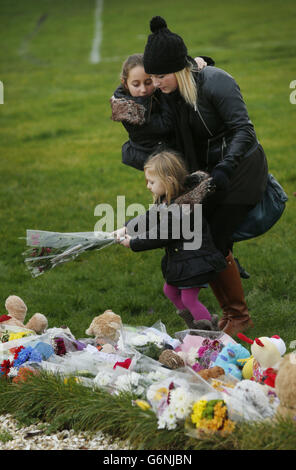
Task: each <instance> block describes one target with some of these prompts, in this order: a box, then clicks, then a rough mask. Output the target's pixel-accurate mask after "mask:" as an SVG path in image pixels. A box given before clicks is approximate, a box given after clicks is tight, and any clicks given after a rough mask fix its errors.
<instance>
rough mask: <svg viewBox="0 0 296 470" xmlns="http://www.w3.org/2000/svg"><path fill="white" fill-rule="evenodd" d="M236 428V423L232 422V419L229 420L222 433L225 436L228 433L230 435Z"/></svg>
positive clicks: (225, 423)
mask: <svg viewBox="0 0 296 470" xmlns="http://www.w3.org/2000/svg"><path fill="white" fill-rule="evenodd" d="M234 428H235V423H234V422H233V421H231V420H230V419H227V420H226V421H225V422H224V426H223V429H222V432H223V434H224V433H225V434H227V433H230V432H232V431H233V430H234Z"/></svg>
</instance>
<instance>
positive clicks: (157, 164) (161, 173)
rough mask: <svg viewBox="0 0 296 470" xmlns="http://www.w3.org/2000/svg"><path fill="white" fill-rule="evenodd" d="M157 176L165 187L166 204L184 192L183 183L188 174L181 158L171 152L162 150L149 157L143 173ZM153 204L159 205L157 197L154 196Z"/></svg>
mask: <svg viewBox="0 0 296 470" xmlns="http://www.w3.org/2000/svg"><path fill="white" fill-rule="evenodd" d="M147 170H148V171H149V172H151V173H152V174H153V175H154V176H157V177H158V178H159V179H160V181H161V183H162V184H163V185H164V187H165V191H166V199H167V203H168V204H170V203H171V200H172V199H173V198H175V197H177V196H179V195H180V194H181V193H182V192H183V191H184V182H185V178H186V176H187V174H188V172H187V170H186V167H185V164H184V162H183V160H182V158H181V156H180V155H179V154H178V153H177V152H175V151H171V150H164V151H162V152H160V153H156V154H153V155H151V156H150V157H149V159H148V160H147V162H146V163H145V165H144V172H146V171H147ZM153 199H154V202H155V203H159V202H160V200H159V197H157V196H154V198H153Z"/></svg>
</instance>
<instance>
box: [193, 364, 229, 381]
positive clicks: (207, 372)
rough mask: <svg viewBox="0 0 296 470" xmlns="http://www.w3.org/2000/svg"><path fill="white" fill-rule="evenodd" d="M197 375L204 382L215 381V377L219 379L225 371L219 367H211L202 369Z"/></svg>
mask: <svg viewBox="0 0 296 470" xmlns="http://www.w3.org/2000/svg"><path fill="white" fill-rule="evenodd" d="M197 373H198V375H200V376H201V377H202V378H203V379H204V380H210V379H216V378H217V377H220V376H221V375H224V374H225V371H224V369H223V368H222V367H220V366H214V367H211V368H210V369H202V370H200V371H199V372H197Z"/></svg>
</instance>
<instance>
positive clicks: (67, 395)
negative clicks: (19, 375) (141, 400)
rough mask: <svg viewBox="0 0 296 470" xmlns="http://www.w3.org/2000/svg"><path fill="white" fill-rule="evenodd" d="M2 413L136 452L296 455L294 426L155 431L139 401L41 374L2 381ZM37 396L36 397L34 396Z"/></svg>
mask: <svg viewBox="0 0 296 470" xmlns="http://www.w3.org/2000/svg"><path fill="white" fill-rule="evenodd" d="M0 392H1V402H0V413H3V412H10V413H13V414H14V416H15V418H16V419H17V420H19V422H20V423H21V424H23V425H26V426H27V425H30V424H36V423H39V424H41V423H42V422H46V423H47V426H46V430H45V432H46V433H47V434H51V433H53V432H57V431H60V430H62V429H74V430H75V431H88V432H90V433H95V432H98V431H103V432H104V433H105V434H107V435H108V436H109V437H110V438H111V440H112V439H121V440H122V441H128V442H129V445H130V447H131V449H136V450H143V449H145V450H188V451H190V450H275V449H276V450H294V449H295V422H293V421H292V420H290V421H288V420H283V419H278V418H277V419H274V420H272V421H262V422H257V423H252V424H250V423H249V424H248V423H238V424H236V428H235V432H233V433H231V434H230V435H228V436H221V435H212V436H209V437H205V438H204V439H201V440H198V439H194V438H192V437H189V436H188V435H187V434H186V433H185V432H184V428H183V426H182V424H181V425H180V426H179V427H177V428H176V429H174V430H172V431H167V430H163V429H157V418H156V415H155V414H154V413H153V412H152V411H151V410H148V411H143V410H141V409H140V408H139V407H138V406H132V405H131V402H132V399H133V398H135V397H133V396H132V395H130V394H128V393H122V394H120V395H119V396H116V395H110V394H109V393H107V392H105V391H103V390H99V389H95V390H92V389H90V388H88V387H84V386H83V385H80V384H78V383H76V382H75V381H70V382H69V383H68V384H67V385H65V384H64V383H63V380H62V379H61V378H60V377H59V376H57V375H48V374H45V373H42V374H41V375H39V376H35V377H32V378H30V379H29V380H28V381H27V382H25V383H22V384H21V385H20V384H18V385H16V384H9V383H8V382H7V381H6V380H0ZM32 392H33V393H32Z"/></svg>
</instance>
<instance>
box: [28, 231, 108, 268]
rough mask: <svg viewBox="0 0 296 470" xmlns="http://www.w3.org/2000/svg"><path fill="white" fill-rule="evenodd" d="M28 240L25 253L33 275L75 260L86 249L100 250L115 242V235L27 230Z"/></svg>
mask: <svg viewBox="0 0 296 470" xmlns="http://www.w3.org/2000/svg"><path fill="white" fill-rule="evenodd" d="M26 240H27V246H29V247H30V248H28V249H27V250H26V251H25V252H24V253H23V255H24V256H25V264H26V266H27V268H28V269H29V271H30V272H31V275H32V276H33V277H37V276H40V275H41V274H43V273H45V272H46V271H48V270H50V269H53V268H54V267H55V266H58V265H59V264H61V263H66V262H68V261H71V260H73V259H75V258H76V257H77V256H79V255H81V254H82V253H84V252H85V251H89V250H100V249H102V248H104V247H106V246H108V245H112V244H113V243H115V238H114V236H113V235H112V234H110V233H104V232H73V233H61V232H48V231H44V230H27V236H26Z"/></svg>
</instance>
